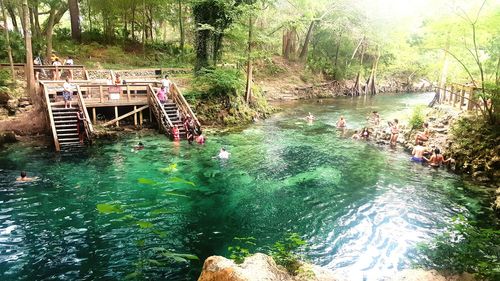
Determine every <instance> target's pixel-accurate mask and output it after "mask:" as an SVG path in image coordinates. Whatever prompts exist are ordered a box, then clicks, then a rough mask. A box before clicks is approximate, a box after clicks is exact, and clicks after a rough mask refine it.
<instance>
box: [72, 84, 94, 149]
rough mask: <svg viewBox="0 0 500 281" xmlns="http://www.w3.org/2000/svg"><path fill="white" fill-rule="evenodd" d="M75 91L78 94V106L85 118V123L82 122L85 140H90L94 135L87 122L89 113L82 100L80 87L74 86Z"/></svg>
mask: <svg viewBox="0 0 500 281" xmlns="http://www.w3.org/2000/svg"><path fill="white" fill-rule="evenodd" d="M76 90H77V92H78V106H79V107H80V109H81V110H82V111H83V115H84V116H85V120H84V121H85V122H83V124H84V125H85V133H86V134H87V139H88V140H90V139H91V137H92V135H93V133H94V127H93V126H92V123H91V122H90V121H89V120H90V116H89V112H88V111H87V106H86V105H85V100H84V99H83V95H82V91H81V90H80V86H78V85H76Z"/></svg>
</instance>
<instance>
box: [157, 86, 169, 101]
mask: <svg viewBox="0 0 500 281" xmlns="http://www.w3.org/2000/svg"><path fill="white" fill-rule="evenodd" d="M156 96H157V97H158V100H159V101H160V103H161V104H165V102H166V101H167V94H166V92H165V86H161V88H160V89H158V92H156Z"/></svg>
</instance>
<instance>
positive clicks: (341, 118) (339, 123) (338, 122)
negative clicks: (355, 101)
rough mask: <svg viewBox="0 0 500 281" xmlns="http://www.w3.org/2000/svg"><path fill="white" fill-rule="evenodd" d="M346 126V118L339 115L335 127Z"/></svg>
mask: <svg viewBox="0 0 500 281" xmlns="http://www.w3.org/2000/svg"><path fill="white" fill-rule="evenodd" d="M346 126H347V123H346V120H345V119H344V116H340V119H339V121H337V128H339V129H345V127H346Z"/></svg>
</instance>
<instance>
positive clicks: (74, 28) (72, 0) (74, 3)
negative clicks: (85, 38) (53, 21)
mask: <svg viewBox="0 0 500 281" xmlns="http://www.w3.org/2000/svg"><path fill="white" fill-rule="evenodd" d="M68 7H69V15H70V18H71V38H73V40H75V41H76V42H81V41H82V29H81V27H80V8H79V7H78V0H68Z"/></svg>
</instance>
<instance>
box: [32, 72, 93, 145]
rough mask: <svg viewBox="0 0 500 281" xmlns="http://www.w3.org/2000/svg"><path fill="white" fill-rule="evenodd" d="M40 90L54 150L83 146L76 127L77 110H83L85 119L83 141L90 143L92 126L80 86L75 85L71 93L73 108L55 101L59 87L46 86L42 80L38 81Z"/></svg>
mask: <svg viewBox="0 0 500 281" xmlns="http://www.w3.org/2000/svg"><path fill="white" fill-rule="evenodd" d="M40 90H41V92H42V96H43V98H42V103H43V104H44V106H45V108H47V112H46V113H47V120H48V121H49V123H50V127H51V130H52V137H53V139H54V146H55V149H56V151H60V150H69V149H73V148H81V147H83V144H80V141H79V136H78V127H77V126H78V117H77V112H78V111H79V110H81V111H82V112H83V115H84V116H85V119H86V120H87V121H86V122H84V130H85V132H84V134H85V138H84V139H85V143H87V144H90V143H91V142H92V133H93V127H92V123H90V122H88V120H90V118H89V115H88V112H87V108H86V106H85V101H84V99H83V96H82V93H81V90H80V87H79V86H76V90H75V91H73V93H72V107H73V108H64V102H61V101H59V102H58V101H57V96H58V92H59V91H60V90H61V88H60V87H48V86H46V85H45V84H44V83H43V82H40ZM75 101H76V102H75Z"/></svg>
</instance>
